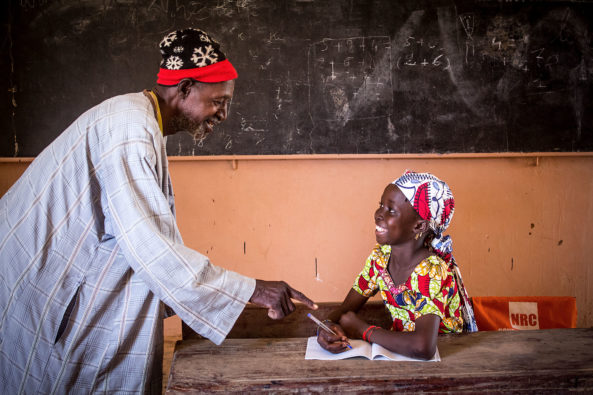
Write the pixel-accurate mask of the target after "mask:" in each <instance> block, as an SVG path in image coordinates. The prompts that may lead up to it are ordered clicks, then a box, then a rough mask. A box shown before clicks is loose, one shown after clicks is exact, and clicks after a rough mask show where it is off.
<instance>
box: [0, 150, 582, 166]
mask: <svg viewBox="0 0 593 395" xmlns="http://www.w3.org/2000/svg"><path fill="white" fill-rule="evenodd" d="M592 156H593V152H484V153H480V152H476V153H448V154H310V155H309V154H295V155H206V156H169V157H168V159H169V162H192V161H196V162H199V161H229V162H231V165H232V167H233V169H234V170H236V169H237V168H238V164H239V161H277V160H358V159H364V160H369V159H389V160H397V159H406V160H407V159H522V158H525V159H529V160H532V161H533V165H534V166H538V165H539V161H540V158H566V157H569V158H587V157H592ZM34 159H35V158H34V157H18V158H10V157H0V163H31V162H32V161H33V160H34Z"/></svg>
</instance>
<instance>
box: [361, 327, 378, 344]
mask: <svg viewBox="0 0 593 395" xmlns="http://www.w3.org/2000/svg"><path fill="white" fill-rule="evenodd" d="M375 328H377V325H370V326H369V327H368V328H367V329H366V330H365V331H364V332H363V333H362V340H364V341H367V342H368V340H367V332H368V331H369V330H371V332H372V329H375Z"/></svg>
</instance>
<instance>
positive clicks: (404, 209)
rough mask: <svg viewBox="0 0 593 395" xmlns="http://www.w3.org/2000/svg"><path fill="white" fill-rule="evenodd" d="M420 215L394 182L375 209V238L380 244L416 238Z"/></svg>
mask: <svg viewBox="0 0 593 395" xmlns="http://www.w3.org/2000/svg"><path fill="white" fill-rule="evenodd" d="M418 218H419V216H418V215H417V214H416V212H415V211H414V208H412V205H411V204H410V203H409V202H408V201H407V199H406V197H405V196H404V194H403V193H402V192H401V191H400V190H399V188H398V187H397V186H395V185H393V184H389V185H387V187H386V188H385V191H383V195H382V196H381V201H380V202H379V208H378V209H377V211H375V238H376V239H377V243H379V244H389V245H397V244H402V243H404V242H407V241H410V240H412V239H413V238H414V235H415V233H414V227H415V226H416V224H417V223H418Z"/></svg>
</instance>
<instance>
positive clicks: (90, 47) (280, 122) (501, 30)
mask: <svg viewBox="0 0 593 395" xmlns="http://www.w3.org/2000/svg"><path fill="white" fill-rule="evenodd" d="M2 7H3V8H4V10H3V22H4V23H3V28H4V37H3V41H2V59H1V62H0V71H1V72H2V83H1V86H0V88H2V92H3V96H4V100H3V103H2V108H1V111H2V117H1V119H0V127H1V133H2V139H1V140H2V141H1V145H0V149H1V151H0V155H1V156H34V155H37V154H38V153H39V152H40V151H41V150H42V149H43V148H44V147H45V146H47V145H48V144H49V143H50V142H51V141H52V140H53V139H54V138H55V137H56V136H57V135H58V134H59V133H60V132H61V131H62V130H63V129H65V128H66V127H67V126H68V125H69V124H70V123H71V122H72V121H73V120H74V119H75V118H76V117H77V116H78V115H80V114H81V113H82V112H84V111H85V110H86V109H88V108H90V107H91V106H93V105H95V104H98V103H99V102H101V101H102V100H104V99H106V98H108V97H111V96H113V95H117V94H122V93H127V92H134V91H140V90H142V89H144V88H150V87H152V86H153V84H154V81H155V79H156V73H157V72H158V63H159V61H160V55H159V53H158V47H157V44H158V42H159V41H160V40H161V38H162V37H163V36H164V35H165V34H166V33H168V32H169V31H172V30H174V29H177V28H184V27H189V26H194V27H199V28H202V29H204V30H206V31H208V32H209V33H210V34H212V35H213V36H214V37H215V38H216V39H217V40H218V41H220V42H221V43H222V47H223V49H224V50H225V52H226V53H227V56H228V57H229V58H230V60H231V62H232V63H233V64H234V65H235V67H236V68H237V70H238V72H239V79H238V80H237V83H236V88H235V97H234V99H233V102H232V105H231V109H230V117H229V119H228V120H227V121H226V122H225V123H224V124H223V125H222V126H220V127H219V128H218V129H217V130H216V131H215V132H214V134H213V135H211V136H210V137H209V138H208V139H206V140H205V141H201V142H200V141H193V140H192V139H191V138H190V137H189V136H187V135H185V136H181V135H176V136H172V137H170V138H168V148H167V149H168V152H169V154H170V155H243V154H244V155H251V154H263V155H267V154H340V153H343V154H346V153H379V154H381V153H451V152H470V153H471V152H540V151H545V152H550V151H562V152H578V151H593V106H592V104H593V102H592V98H593V82H592V81H593V54H592V51H593V45H592V44H593V42H592V40H593V39H592V37H593V3H592V2H590V1H581V2H579V1H528V0H522V1H517V0H515V1H513V0H497V1H485V0H482V1H481V0H474V1H461V0H459V1H454V0H449V1H443V0H430V1H428V0H425V1H422V0H398V1H395V0H374V1H373V0H360V1H356V0H326V1H314V0H300V1H299V0H209V1H195V0H126V1H124V0H107V1H106V0H51V1H50V0H9V1H5V2H4V3H3V6H2Z"/></svg>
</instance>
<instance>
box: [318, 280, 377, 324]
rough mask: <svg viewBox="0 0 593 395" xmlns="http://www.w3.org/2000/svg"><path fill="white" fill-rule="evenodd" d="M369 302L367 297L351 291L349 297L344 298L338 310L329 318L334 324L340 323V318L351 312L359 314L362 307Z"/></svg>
mask: <svg viewBox="0 0 593 395" xmlns="http://www.w3.org/2000/svg"><path fill="white" fill-rule="evenodd" d="M368 300H369V298H367V297H366V296H362V295H361V294H359V293H358V292H356V291H355V290H354V289H352V288H351V289H350V292H348V295H346V297H345V298H344V301H343V302H342V304H341V305H340V307H338V308H337V309H336V310H334V311H332V312H331V313H330V314H329V315H328V316H327V318H328V319H329V320H331V321H332V322H339V321H340V317H341V316H342V315H343V314H346V313H347V312H349V311H353V312H355V313H356V312H358V310H360V308H361V307H362V306H364V304H365V303H366V302H367V301H368Z"/></svg>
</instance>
